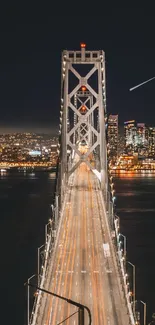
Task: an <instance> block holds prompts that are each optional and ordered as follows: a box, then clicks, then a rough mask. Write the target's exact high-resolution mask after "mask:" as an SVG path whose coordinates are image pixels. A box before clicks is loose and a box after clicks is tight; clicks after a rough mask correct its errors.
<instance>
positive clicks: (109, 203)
mask: <svg viewBox="0 0 155 325" xmlns="http://www.w3.org/2000/svg"><path fill="white" fill-rule="evenodd" d="M106 197H107V200H106V208H107V215H108V223H109V228H110V230H111V237H112V238H113V239H115V244H114V247H115V249H116V255H117V262H118V269H119V273H120V277H121V278H122V280H123V281H122V289H123V292H124V297H125V300H126V305H127V309H128V313H129V317H130V322H131V324H132V325H135V322H136V319H135V317H134V314H133V310H132V304H131V301H130V292H129V290H128V285H127V278H126V272H125V270H126V267H124V252H123V251H122V249H121V247H120V240H119V228H120V222H119V217H118V216H117V215H116V214H115V191H114V184H113V182H112V177H111V176H110V177H109V187H108V190H107V196H106Z"/></svg>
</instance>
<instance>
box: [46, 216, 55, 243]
mask: <svg viewBox="0 0 155 325" xmlns="http://www.w3.org/2000/svg"><path fill="white" fill-rule="evenodd" d="M52 222H53V220H52V219H49V222H48V223H47V225H45V242H46V243H47V233H48V226H49V225H52Z"/></svg>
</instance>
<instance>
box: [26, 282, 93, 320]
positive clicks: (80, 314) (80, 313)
mask: <svg viewBox="0 0 155 325" xmlns="http://www.w3.org/2000/svg"><path fill="white" fill-rule="evenodd" d="M24 285H27V286H28V287H29V286H30V287H32V288H36V289H37V290H40V291H42V292H45V293H47V294H49V295H52V296H54V297H57V298H60V299H62V300H65V301H67V302H68V303H69V304H71V305H74V306H76V307H78V324H79V325H84V309H86V310H87V313H88V317H89V325H91V323H92V322H91V311H90V309H89V308H88V307H87V306H85V305H82V304H80V303H79V302H76V301H74V300H72V299H68V298H66V297H63V296H60V295H58V294H56V293H54V292H51V291H48V290H45V289H43V288H40V287H38V286H36V285H33V284H31V283H30V282H27V283H24ZM74 314H75V313H74ZM74 314H72V315H74ZM72 315H71V316H72ZM28 325H29V324H28Z"/></svg>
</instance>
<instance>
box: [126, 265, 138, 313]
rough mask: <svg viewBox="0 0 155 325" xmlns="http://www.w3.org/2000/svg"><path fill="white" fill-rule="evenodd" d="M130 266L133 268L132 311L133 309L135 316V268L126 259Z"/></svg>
mask: <svg viewBox="0 0 155 325" xmlns="http://www.w3.org/2000/svg"><path fill="white" fill-rule="evenodd" d="M127 263H129V264H130V265H131V266H132V269H133V280H132V281H133V311H134V316H135V299H136V268H135V265H134V264H132V263H131V262H129V261H127Z"/></svg>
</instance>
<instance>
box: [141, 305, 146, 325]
mask: <svg viewBox="0 0 155 325" xmlns="http://www.w3.org/2000/svg"><path fill="white" fill-rule="evenodd" d="M140 302H141V303H142V304H143V306H144V325H146V303H145V302H144V301H142V300H140Z"/></svg>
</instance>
